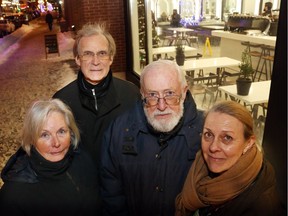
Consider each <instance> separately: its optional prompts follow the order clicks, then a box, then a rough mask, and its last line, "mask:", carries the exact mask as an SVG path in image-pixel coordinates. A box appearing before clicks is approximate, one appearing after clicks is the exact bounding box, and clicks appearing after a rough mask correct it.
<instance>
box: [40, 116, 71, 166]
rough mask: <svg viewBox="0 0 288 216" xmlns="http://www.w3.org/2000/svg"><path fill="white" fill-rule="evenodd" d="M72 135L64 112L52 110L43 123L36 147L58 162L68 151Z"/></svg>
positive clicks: (46, 156)
mask: <svg viewBox="0 0 288 216" xmlns="http://www.w3.org/2000/svg"><path fill="white" fill-rule="evenodd" d="M70 137H71V136H70V130H69V128H68V126H67V124H66V122H65V119H64V116H63V114H61V113H59V112H52V113H50V114H49V115H48V118H47V121H46V122H45V123H44V125H43V129H42V131H41V133H40V135H39V138H38V139H37V141H36V144H35V148H36V150H37V151H38V152H39V153H40V154H41V155H42V156H43V157H44V158H45V159H46V160H48V161H52V162H57V161H60V160H62V159H63V158H64V156H65V155H66V153H67V152H68V150H69V146H70Z"/></svg>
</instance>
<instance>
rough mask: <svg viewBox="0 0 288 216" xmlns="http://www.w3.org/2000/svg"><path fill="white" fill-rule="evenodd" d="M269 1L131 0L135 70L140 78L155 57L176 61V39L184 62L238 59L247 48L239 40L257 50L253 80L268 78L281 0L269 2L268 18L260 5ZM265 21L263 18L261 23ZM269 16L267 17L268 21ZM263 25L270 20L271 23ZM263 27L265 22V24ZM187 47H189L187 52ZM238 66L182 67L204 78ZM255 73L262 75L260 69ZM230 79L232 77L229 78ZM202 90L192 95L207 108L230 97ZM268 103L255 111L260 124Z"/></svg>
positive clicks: (269, 76)
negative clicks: (175, 20)
mask: <svg viewBox="0 0 288 216" xmlns="http://www.w3.org/2000/svg"><path fill="white" fill-rule="evenodd" d="M267 1H268V0H255V1H248V0H161V1H160V0H150V1H149V0H146V1H145V0H137V1H131V2H130V11H131V29H132V31H131V32H132V44H133V46H132V47H133V49H132V51H133V71H134V73H135V74H136V76H138V77H139V76H140V73H141V70H142V69H143V67H144V66H145V65H147V64H149V63H150V62H152V61H155V60H157V59H159V58H161V59H170V60H174V61H175V60H176V48H175V46H176V45H177V44H178V43H179V42H180V43H181V44H182V45H183V46H186V48H185V49H186V50H185V56H186V60H185V62H186V61H191V60H196V59H199V58H200V59H206V58H207V59H208V58H221V57H228V58H230V59H234V60H237V61H241V56H242V52H243V51H244V50H245V48H247V44H246V43H243V42H247V41H250V42H251V43H252V44H253V45H255V44H256V46H255V47H256V51H257V52H258V54H259V55H258V57H257V56H252V57H251V61H252V64H253V68H254V69H255V71H257V76H255V77H254V78H253V81H255V82H259V81H264V80H271V74H272V73H273V56H274V55H275V52H274V51H275V50H274V47H275V44H276V35H277V24H278V16H279V11H278V10H277V9H279V5H280V1H276V0H274V1H273V3H272V4H273V8H272V11H273V13H272V15H271V16H270V17H269V18H267V17H263V16H261V15H262V13H261V12H262V11H263V6H264V5H265V3H266V2H267ZM269 2H272V1H269ZM174 10H176V11H177V13H179V15H180V17H181V19H180V22H179V23H180V24H179V26H178V25H177V27H176V29H175V26H172V22H171V18H172V13H173V11H174ZM263 20H264V21H265V22H263ZM267 20H269V22H268V21H267ZM267 23H269V26H268V24H267ZM263 25H265V26H264V27H263ZM172 27H173V28H172ZM180 30H181V31H180ZM266 30H269V31H266ZM179 32H181V33H179ZM231 35H232V37H231ZM258 36H259V38H258ZM255 39H256V40H255ZM262 44H265V45H267V46H268V47H269V49H270V50H269V51H267V49H266V48H267V47H263V46H262ZM173 47H174V48H173ZM249 48H250V49H251V50H252V49H254V48H253V47H252V46H250V47H249ZM264 48H265V51H264ZM161 49H165V50H166V51H165V52H160V51H159V50H161ZM188 50H192V51H191V52H190V51H189V52H188ZM264 52H265V53H266V52H267V53H268V52H269V55H270V57H271V59H270V60H267V59H268V57H267V59H266V61H263V59H262V55H264ZM267 53H266V54H267ZM266 54H265V55H266ZM260 56H261V57H260ZM270 57H269V58H270ZM206 62H208V61H206ZM206 64H208V63H206ZM238 66H239V64H234V65H233V66H226V67H222V68H221V67H220V68H216V67H211V68H205V69H201V68H197V69H195V70H194V69H193V68H191V70H188V71H186V70H184V71H185V74H186V75H187V74H188V76H190V75H191V74H193V76H194V77H205V76H211V75H212V76H213V75H215V74H216V75H219V74H221V73H222V72H223V71H225V72H228V73H229V72H231V73H235V72H238V73H239V67H238ZM184 68H185V67H184ZM259 71H260V72H261V73H259ZM235 77H236V76H235ZM235 77H233V78H231V77H228V78H227V79H228V81H231V82H228V81H227V83H228V84H229V85H230V84H235V83H236V80H235V79H236V78H235ZM259 77H260V78H259ZM230 78H231V80H229V79H230ZM204 82H205V81H204ZM227 83H226V84H227ZM197 84H198V83H197ZM226 84H225V85H226ZM228 84H227V85H228ZM217 85H219V83H216V86H217ZM206 86H207V85H206ZM216 89H217V88H216ZM205 91H206V87H204V93H203V94H202V95H201V94H194V95H193V96H194V99H195V101H196V104H197V107H198V108H199V109H203V110H205V109H208V108H209V107H211V106H212V104H213V103H214V102H216V101H218V100H227V99H231V98H229V97H227V95H225V94H224V93H223V92H220V91H217V90H216V91H215V92H207V91H206V93H205ZM217 92H218V93H217ZM214 93H215V94H214ZM234 99H235V98H234ZM267 101H268V100H267ZM246 104H247V103H246V102H244V103H243V105H246ZM253 106H254V104H253V105H252V106H247V108H249V109H251V112H253V111H254V110H255V109H254V110H253ZM267 107H268V104H267V103H261V104H260V106H259V109H258V110H259V113H258V114H257V115H256V116H254V117H255V120H257V121H258V120H259V119H258V118H259V116H261V115H262V117H264V118H262V120H261V119H260V120H261V121H262V122H260V123H261V124H262V123H263V122H265V115H266V113H267ZM260 123H259V125H260ZM262 126H263V125H262ZM263 130H264V128H261V132H263Z"/></svg>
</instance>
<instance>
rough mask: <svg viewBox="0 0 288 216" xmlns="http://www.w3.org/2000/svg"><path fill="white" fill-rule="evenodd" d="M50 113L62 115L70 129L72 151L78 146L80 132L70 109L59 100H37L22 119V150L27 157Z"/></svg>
mask: <svg viewBox="0 0 288 216" xmlns="http://www.w3.org/2000/svg"><path fill="white" fill-rule="evenodd" d="M52 112H59V113H61V114H63V116H64V119H65V122H66V124H67V126H68V128H69V129H70V133H71V145H72V146H73V147H74V149H75V148H76V147H77V146H78V142H79V141H80V132H79V129H78V127H77V125H76V122H75V119H74V116H73V114H72V111H71V110H70V108H69V107H68V106H67V105H66V104H64V103H63V102H62V101H61V100H59V99H50V100H39V101H36V102H34V103H33V104H32V106H31V107H30V109H29V110H28V112H27V114H26V116H25V119H24V125H23V130H22V148H23V149H24V150H25V151H26V153H27V154H28V155H30V150H31V146H33V145H34V144H35V143H36V141H37V139H38V138H39V136H40V134H41V131H42V129H43V126H44V123H45V122H46V120H47V118H48V115H49V114H50V113H52Z"/></svg>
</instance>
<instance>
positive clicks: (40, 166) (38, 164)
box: [29, 146, 74, 180]
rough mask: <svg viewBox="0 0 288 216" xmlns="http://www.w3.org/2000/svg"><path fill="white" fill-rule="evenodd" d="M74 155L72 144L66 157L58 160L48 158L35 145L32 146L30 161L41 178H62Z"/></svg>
mask: <svg viewBox="0 0 288 216" xmlns="http://www.w3.org/2000/svg"><path fill="white" fill-rule="evenodd" d="M73 155H74V149H73V147H72V146H70V148H69V150H68V152H67V153H66V155H65V157H64V158H63V159H62V160H60V161H57V162H51V161H48V160H46V159H45V158H44V157H43V156H42V155H41V154H40V153H39V152H38V151H37V150H36V149H35V147H32V148H31V155H30V157H29V163H30V165H31V167H32V169H33V170H34V171H35V174H36V175H37V177H38V178H39V179H43V180H45V179H55V180H57V179H60V178H62V176H63V174H65V172H66V170H67V169H68V168H69V166H70V164H71V162H72V160H73Z"/></svg>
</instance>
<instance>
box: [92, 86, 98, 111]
mask: <svg viewBox="0 0 288 216" xmlns="http://www.w3.org/2000/svg"><path fill="white" fill-rule="evenodd" d="M91 90H92V94H93V97H94V101H95V109H96V111H98V106H97V98H96V93H95V89H91Z"/></svg>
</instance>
